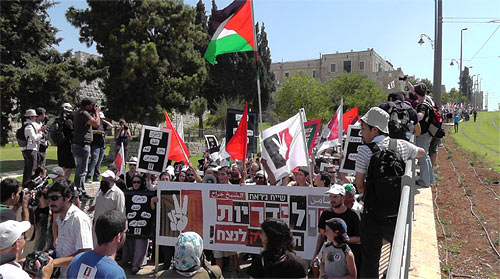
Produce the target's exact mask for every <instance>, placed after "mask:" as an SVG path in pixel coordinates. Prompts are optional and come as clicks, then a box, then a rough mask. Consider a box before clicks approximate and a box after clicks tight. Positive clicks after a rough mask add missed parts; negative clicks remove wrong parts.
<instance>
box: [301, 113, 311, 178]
mask: <svg viewBox="0 0 500 279" xmlns="http://www.w3.org/2000/svg"><path fill="white" fill-rule="evenodd" d="M305 114H306V112H305V111H304V108H301V109H300V110H299V115H300V127H302V139H303V140H304V151H305V153H304V155H305V156H306V162H307V168H308V169H309V180H311V187H313V178H312V176H313V172H312V171H311V169H312V168H311V164H309V155H308V154H309V151H308V150H307V141H306V129H305V127H304V121H305V117H304V115H305Z"/></svg>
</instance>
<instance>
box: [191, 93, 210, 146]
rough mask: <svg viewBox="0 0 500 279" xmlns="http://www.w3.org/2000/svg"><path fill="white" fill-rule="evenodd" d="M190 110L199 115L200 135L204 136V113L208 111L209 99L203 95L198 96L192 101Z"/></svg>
mask: <svg viewBox="0 0 500 279" xmlns="http://www.w3.org/2000/svg"><path fill="white" fill-rule="evenodd" d="M189 110H190V111H191V113H193V114H194V115H195V116H196V117H198V128H199V129H198V135H199V137H202V136H203V114H204V113H205V111H207V99H205V98H203V97H201V98H196V99H194V100H193V101H192V102H191V105H190V106H189Z"/></svg>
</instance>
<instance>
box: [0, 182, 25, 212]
mask: <svg viewBox="0 0 500 279" xmlns="http://www.w3.org/2000/svg"><path fill="white" fill-rule="evenodd" d="M21 192H22V187H21V183H19V181H17V180H16V179H14V178H5V179H3V180H2V182H1V184H0V199H1V200H0V202H1V203H0V222H3V221H6V220H17V212H18V211H19V208H22V220H23V221H29V210H28V202H29V200H30V196H29V195H27V194H26V195H25V194H24V193H23V194H21Z"/></svg>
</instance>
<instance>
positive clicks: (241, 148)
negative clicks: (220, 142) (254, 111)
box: [226, 102, 248, 162]
mask: <svg viewBox="0 0 500 279" xmlns="http://www.w3.org/2000/svg"><path fill="white" fill-rule="evenodd" d="M247 116H248V103H247V102H245V110H244V111H243V116H242V117H241V121H240V125H238V129H236V132H235V133H234V135H233V136H232V137H231V139H230V140H229V142H228V143H227V144H226V152H227V153H228V154H229V155H231V158H232V159H233V160H234V159H238V160H240V161H243V162H244V161H245V158H246V154H247V141H248V136H247V132H248V119H247Z"/></svg>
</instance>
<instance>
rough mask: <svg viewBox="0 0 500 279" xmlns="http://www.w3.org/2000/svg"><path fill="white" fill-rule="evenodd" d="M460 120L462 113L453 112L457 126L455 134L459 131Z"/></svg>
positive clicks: (455, 126)
mask: <svg viewBox="0 0 500 279" xmlns="http://www.w3.org/2000/svg"><path fill="white" fill-rule="evenodd" d="M459 122H460V115H459V113H458V112H455V113H454V114H453V127H454V128H455V134H456V133H458V123H459Z"/></svg>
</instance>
